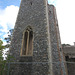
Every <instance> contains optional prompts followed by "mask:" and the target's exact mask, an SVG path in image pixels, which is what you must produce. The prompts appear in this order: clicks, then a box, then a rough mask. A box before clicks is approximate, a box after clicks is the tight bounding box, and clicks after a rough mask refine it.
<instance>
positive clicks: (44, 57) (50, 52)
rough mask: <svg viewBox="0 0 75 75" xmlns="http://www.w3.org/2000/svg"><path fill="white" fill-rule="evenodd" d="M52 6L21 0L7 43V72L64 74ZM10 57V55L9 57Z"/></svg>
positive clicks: (41, 1)
mask: <svg viewBox="0 0 75 75" xmlns="http://www.w3.org/2000/svg"><path fill="white" fill-rule="evenodd" d="M59 36H60V35H59V29H58V23H57V18H56V13H55V7H54V6H53V5H48V3H47V0H21V5H20V9H19V13H18V17H17V21H16V24H15V27H14V33H13V37H12V41H11V46H10V55H11V56H13V57H14V58H15V59H14V63H15V64H12V65H11V66H10V75H66V72H65V66H64V63H62V62H63V55H62V49H61V43H60V37H59ZM12 60H13V59H12Z"/></svg>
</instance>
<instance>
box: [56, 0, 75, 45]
mask: <svg viewBox="0 0 75 75" xmlns="http://www.w3.org/2000/svg"><path fill="white" fill-rule="evenodd" d="M56 10H57V17H58V22H59V27H60V34H61V41H62V43H69V44H73V42H75V34H74V32H75V2H74V0H57V3H56Z"/></svg>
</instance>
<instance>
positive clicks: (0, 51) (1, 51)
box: [0, 40, 5, 63]
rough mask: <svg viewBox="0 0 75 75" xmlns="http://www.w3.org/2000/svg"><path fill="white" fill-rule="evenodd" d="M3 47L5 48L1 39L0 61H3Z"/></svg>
mask: <svg viewBox="0 0 75 75" xmlns="http://www.w3.org/2000/svg"><path fill="white" fill-rule="evenodd" d="M3 49H5V46H3V41H2V40H0V63H1V62H3V57H2V55H3Z"/></svg>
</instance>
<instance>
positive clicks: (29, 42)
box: [21, 27, 33, 56]
mask: <svg viewBox="0 0 75 75" xmlns="http://www.w3.org/2000/svg"><path fill="white" fill-rule="evenodd" d="M32 54H33V31H32V28H31V27H27V29H26V30H25V32H24V33H23V41H22V49H21V56H32Z"/></svg>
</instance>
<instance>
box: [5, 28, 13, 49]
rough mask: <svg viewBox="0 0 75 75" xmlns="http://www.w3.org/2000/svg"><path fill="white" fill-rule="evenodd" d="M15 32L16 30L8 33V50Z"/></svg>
mask: <svg viewBox="0 0 75 75" xmlns="http://www.w3.org/2000/svg"><path fill="white" fill-rule="evenodd" d="M13 30H14V29H10V30H9V32H8V37H6V38H5V40H6V42H7V45H6V47H7V48H9V46H10V43H11V38H12V35H13Z"/></svg>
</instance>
